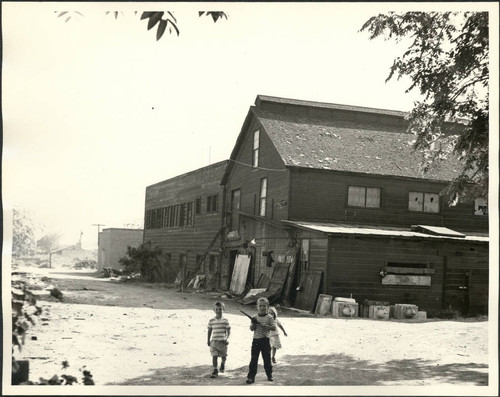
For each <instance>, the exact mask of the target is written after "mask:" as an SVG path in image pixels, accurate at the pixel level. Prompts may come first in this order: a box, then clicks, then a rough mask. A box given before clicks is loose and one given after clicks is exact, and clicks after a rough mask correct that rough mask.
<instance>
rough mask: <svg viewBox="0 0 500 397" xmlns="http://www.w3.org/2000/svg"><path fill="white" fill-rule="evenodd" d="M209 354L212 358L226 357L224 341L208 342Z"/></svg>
mask: <svg viewBox="0 0 500 397" xmlns="http://www.w3.org/2000/svg"><path fill="white" fill-rule="evenodd" d="M210 354H211V355H212V357H226V356H227V344H226V341H224V340H211V341H210Z"/></svg>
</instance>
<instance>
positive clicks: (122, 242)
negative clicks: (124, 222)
mask: <svg viewBox="0 0 500 397" xmlns="http://www.w3.org/2000/svg"><path fill="white" fill-rule="evenodd" d="M143 234H144V231H143V229H126V228H106V229H103V230H102V231H101V232H99V239H98V251H97V252H98V254H97V270H102V269H104V268H106V267H110V268H112V269H122V266H121V265H120V263H119V259H120V258H123V257H124V256H125V255H126V254H127V247H129V246H130V247H134V248H135V247H138V246H139V245H140V244H142V242H143Z"/></svg>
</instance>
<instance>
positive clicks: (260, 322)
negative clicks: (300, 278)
mask: <svg viewBox="0 0 500 397" xmlns="http://www.w3.org/2000/svg"><path fill="white" fill-rule="evenodd" d="M268 309H269V301H268V300H267V298H259V299H258V300H257V312H258V313H257V315H256V316H253V317H252V324H251V325H250V330H251V331H253V341H252V358H251V360H250V365H249V368H248V375H247V380H246V383H247V384H251V383H254V382H255V375H256V374H257V364H258V361H259V355H260V354H262V359H263V360H264V370H265V371H266V375H267V380H268V381H270V382H272V381H273V365H272V364H271V345H270V344H269V332H270V331H275V330H276V321H274V319H273V317H272V316H271V315H270V314H269V313H268Z"/></svg>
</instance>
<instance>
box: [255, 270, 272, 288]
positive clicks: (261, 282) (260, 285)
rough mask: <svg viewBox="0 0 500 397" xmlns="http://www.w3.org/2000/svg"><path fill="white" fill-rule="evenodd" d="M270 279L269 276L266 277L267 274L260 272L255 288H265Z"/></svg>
mask: <svg viewBox="0 0 500 397" xmlns="http://www.w3.org/2000/svg"><path fill="white" fill-rule="evenodd" d="M270 281H271V280H270V279H269V277H267V275H265V274H264V273H261V274H260V277H259V281H258V282H257V285H256V288H265V289H267V287H269V282H270Z"/></svg>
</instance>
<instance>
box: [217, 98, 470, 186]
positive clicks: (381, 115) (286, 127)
mask: <svg viewBox="0 0 500 397" xmlns="http://www.w3.org/2000/svg"><path fill="white" fill-rule="evenodd" d="M255 103H256V105H257V106H251V107H250V110H249V112H248V114H247V117H246V118H245V121H244V123H243V126H242V129H241V132H240V134H239V136H238V139H237V141H236V144H235V147H234V148H233V151H232V153H231V160H235V159H236V156H237V153H238V150H239V146H240V145H241V144H242V142H243V138H244V136H245V134H246V133H248V131H247V129H248V126H249V125H250V122H251V120H252V119H255V120H257V124H260V125H261V126H262V128H263V130H264V131H265V133H266V134H267V135H268V136H269V138H270V139H271V141H272V143H273V144H274V146H275V148H276V150H277V151H278V153H279V154H280V156H281V159H282V160H283V162H284V164H285V166H287V167H302V168H310V169H321V170H333V171H343V172H355V173H364V174H371V175H384V176H397V177H406V178H419V179H427V180H434V181H450V180H452V179H453V178H455V177H456V176H458V175H459V172H460V169H461V166H460V164H459V162H458V160H457V159H456V158H450V159H448V160H447V161H446V162H445V163H443V164H442V165H441V166H438V165H437V164H435V165H434V166H433V169H432V170H430V171H428V172H427V173H425V174H423V172H422V171H421V163H422V158H423V157H422V156H423V154H422V153H420V152H413V141H414V139H415V136H414V135H413V134H410V133H408V132H406V122H405V119H404V118H405V116H406V114H407V113H405V112H400V111H393V110H385V109H373V108H366V107H360V106H348V105H339V104H328V103H322V102H311V101H301V100H295V99H287V98H276V97H269V96H264V95H259V96H257V98H256V100H255ZM231 168H232V162H231V161H230V163H229V164H228V167H227V168H226V172H225V175H224V177H223V181H222V184H224V183H225V180H226V179H227V177H228V176H229V173H230V170H231Z"/></svg>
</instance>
